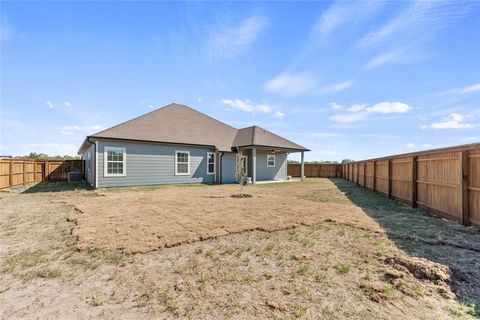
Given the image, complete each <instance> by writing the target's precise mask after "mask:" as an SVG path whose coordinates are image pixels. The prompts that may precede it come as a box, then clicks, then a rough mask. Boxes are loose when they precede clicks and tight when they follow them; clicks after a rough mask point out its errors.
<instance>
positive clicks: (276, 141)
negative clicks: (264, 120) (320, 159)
mask: <svg viewBox="0 0 480 320" xmlns="http://www.w3.org/2000/svg"><path fill="white" fill-rule="evenodd" d="M246 146H263V147H274V148H282V149H291V150H299V151H301V150H304V151H309V150H308V149H307V148H305V147H302V146H301V145H299V144H296V143H294V142H292V141H290V140H287V139H285V138H282V137H280V136H279V135H277V134H275V133H273V132H270V131H268V130H265V129H263V128H260V127H258V126H251V127H248V128H243V129H239V130H238V131H237V135H236V137H235V140H234V141H233V147H246Z"/></svg>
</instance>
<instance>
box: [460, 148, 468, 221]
mask: <svg viewBox="0 0 480 320" xmlns="http://www.w3.org/2000/svg"><path fill="white" fill-rule="evenodd" d="M460 158H461V159H460V166H461V170H460V172H461V177H460V179H461V183H460V185H461V200H460V201H461V202H462V223H463V224H464V225H469V224H470V211H469V203H468V200H469V196H468V192H469V190H468V176H469V172H468V169H469V165H468V153H467V151H466V150H464V151H462V152H460Z"/></svg>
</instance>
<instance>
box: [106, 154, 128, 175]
mask: <svg viewBox="0 0 480 320" xmlns="http://www.w3.org/2000/svg"><path fill="white" fill-rule="evenodd" d="M104 158H105V160H104V161H105V172H104V176H105V177H122V176H125V171H126V167H125V163H126V149H125V148H121V147H105V152H104Z"/></svg>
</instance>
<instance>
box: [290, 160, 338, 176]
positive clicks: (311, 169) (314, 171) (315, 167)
mask: <svg viewBox="0 0 480 320" xmlns="http://www.w3.org/2000/svg"><path fill="white" fill-rule="evenodd" d="M304 166H305V176H306V177H308V178H334V177H340V174H341V167H340V165H338V164H334V163H305V164H304ZM300 172H301V164H299V163H288V164H287V175H289V176H292V177H300V175H301V173H300Z"/></svg>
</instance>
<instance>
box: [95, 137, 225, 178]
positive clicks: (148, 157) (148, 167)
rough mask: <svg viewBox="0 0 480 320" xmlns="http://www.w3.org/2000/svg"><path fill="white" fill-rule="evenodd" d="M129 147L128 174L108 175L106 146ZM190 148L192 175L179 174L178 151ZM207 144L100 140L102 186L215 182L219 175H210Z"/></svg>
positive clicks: (127, 158) (99, 164)
mask: <svg viewBox="0 0 480 320" xmlns="http://www.w3.org/2000/svg"><path fill="white" fill-rule="evenodd" d="M105 146H111V147H125V148H126V175H125V176H122V177H105V176H104V167H105V164H104V147H105ZM176 150H181V151H190V175H188V176H184V175H175V151H176ZM207 152H214V150H213V149H210V148H207V147H193V146H174V145H161V144H151V143H134V142H123V141H107V140H99V143H98V166H97V168H98V169H97V170H98V187H117V186H137V185H157V184H179V183H213V182H214V178H215V175H213V174H207Z"/></svg>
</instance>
